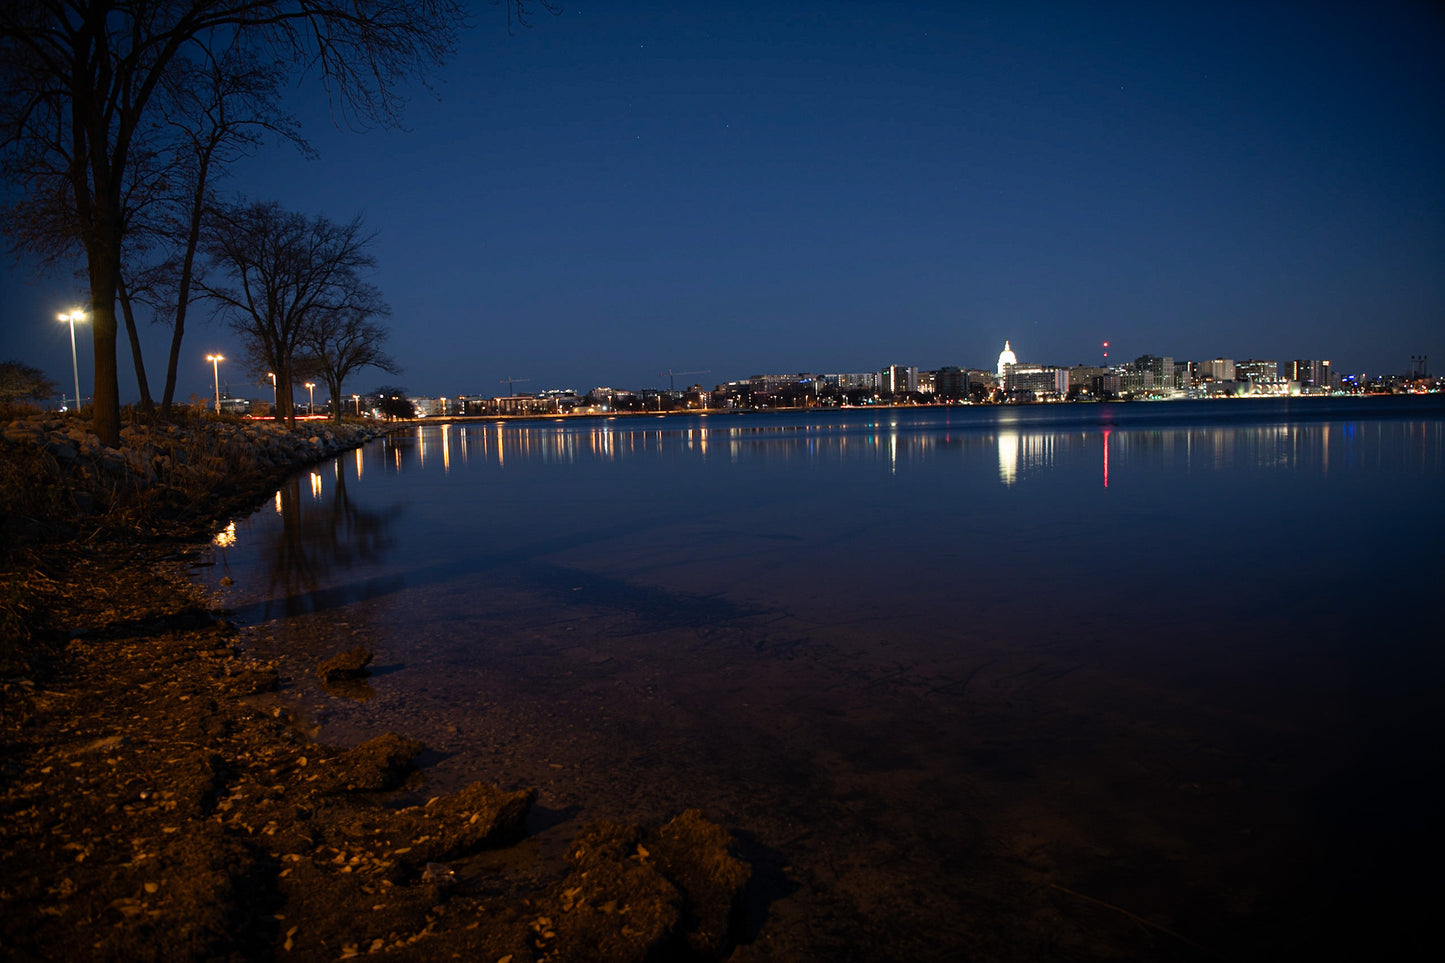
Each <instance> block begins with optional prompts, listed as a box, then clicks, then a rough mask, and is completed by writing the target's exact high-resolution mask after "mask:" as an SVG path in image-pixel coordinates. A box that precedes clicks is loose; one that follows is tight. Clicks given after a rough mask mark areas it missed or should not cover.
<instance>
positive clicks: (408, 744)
mask: <svg viewBox="0 0 1445 963" xmlns="http://www.w3.org/2000/svg"><path fill="white" fill-rule="evenodd" d="M425 748H426V745H425V744H423V743H420V742H418V741H416V740H415V739H405V738H403V737H401V736H399V735H397V734H396V733H394V732H388V733H387V734H386V735H384V736H377V737H376V738H375V739H369V740H367V741H366V742H363V743H362V744H361V745H359V746H356V747H355V748H353V749H348V750H346V751H345V752H343V753H342V754H341V755H339V756H337V757H336V759H335V761H334V762H333V763H332V766H331V773H330V780H329V783H330V784H329V786H328V787H327V788H329V789H330V791H332V792H384V791H387V790H391V789H395V788H397V787H398V786H400V785H401V784H402V782H403V780H405V779H406V777H407V776H408V775H410V774H411V771H412V769H413V768H415V767H414V765H413V761H414V760H415V759H416V757H417V756H418V755H420V754H421V751H422V750H423V749H425Z"/></svg>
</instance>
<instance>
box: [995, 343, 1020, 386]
mask: <svg viewBox="0 0 1445 963" xmlns="http://www.w3.org/2000/svg"><path fill="white" fill-rule="evenodd" d="M1018 363H1019V359H1018V358H1016V357H1014V353H1013V349H1012V348H1010V347H1009V346H1008V342H1007V341H1005V342H1004V343H1003V350H1002V351H1000V352H999V354H998V383H999V384H1003V375H1004V366H1005V365H1011V364H1018Z"/></svg>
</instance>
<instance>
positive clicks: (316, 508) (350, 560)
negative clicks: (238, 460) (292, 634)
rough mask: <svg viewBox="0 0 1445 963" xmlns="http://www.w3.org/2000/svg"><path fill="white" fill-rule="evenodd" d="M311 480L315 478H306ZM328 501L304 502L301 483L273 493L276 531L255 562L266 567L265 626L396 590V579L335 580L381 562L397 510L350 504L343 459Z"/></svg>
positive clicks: (400, 584)
mask: <svg viewBox="0 0 1445 963" xmlns="http://www.w3.org/2000/svg"><path fill="white" fill-rule="evenodd" d="M310 477H311V478H312V479H316V478H318V477H319V476H317V475H316V474H315V473H313V474H312V475H311V476H310ZM332 479H333V485H332V493H331V498H330V499H329V500H323V499H319V498H315V497H312V498H309V499H306V498H303V497H302V491H301V485H302V482H303V477H302V476H300V475H298V476H296V477H293V478H292V479H290V480H289V481H287V482H286V483H285V484H284V485H282V486H281V488H280V489H279V490H278V491H277V492H276V504H277V508H278V510H279V513H280V515H281V526H280V527H279V528H277V529H274V530H271V531H267V532H265V533H264V534H262V536H261V540H262V542H261V546H260V548H259V550H258V552H257V555H258V557H259V558H262V559H267V560H269V561H268V566H267V567H268V568H269V569H270V571H269V572H268V573H267V591H266V593H265V596H264V601H262V602H261V603H260V604H261V612H260V615H261V618H262V619H274V618H284V619H295V618H299V617H301V616H305V615H311V614H316V613H320V612H325V611H327V610H329V609H335V608H338V607H340V606H343V605H347V604H349V603H352V602H357V601H363V600H366V599H371V598H376V597H377V596H380V595H386V594H390V593H393V592H396V591H398V590H400V589H401V588H402V587H403V586H404V585H405V579H403V578H402V577H401V576H399V575H386V576H382V577H376V578H362V579H357V580H355V581H345V580H341V579H339V578H338V577H337V575H338V573H340V572H343V571H346V570H348V569H353V568H357V567H359V566H369V565H372V564H375V563H377V562H379V561H381V559H382V557H383V556H384V555H385V554H386V552H387V551H388V550H389V549H390V548H391V547H392V546H393V544H394V543H395V541H396V539H395V537H394V536H393V534H392V526H393V524H394V523H395V521H396V519H397V517H398V516H400V515H401V511H402V507H401V505H399V504H396V505H391V506H389V507H388V508H387V509H386V510H384V511H375V510H370V509H366V508H362V507H361V506H359V505H357V504H354V503H353V502H352V501H351V498H350V497H349V496H348V494H347V491H346V473H345V471H344V470H343V469H342V467H341V462H340V459H337V460H336V461H335V462H334V463H333V465H332Z"/></svg>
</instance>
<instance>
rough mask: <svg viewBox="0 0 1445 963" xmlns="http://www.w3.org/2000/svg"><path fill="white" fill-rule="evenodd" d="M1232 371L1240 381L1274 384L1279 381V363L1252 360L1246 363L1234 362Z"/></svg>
mask: <svg viewBox="0 0 1445 963" xmlns="http://www.w3.org/2000/svg"><path fill="white" fill-rule="evenodd" d="M1234 371H1235V376H1236V377H1237V378H1238V379H1239V380H1240V381H1251V382H1254V383H1255V384H1274V383H1275V382H1276V381H1278V380H1279V362H1277V361H1259V360H1256V359H1253V358H1251V359H1250V360H1248V361H1238V362H1235V365H1234Z"/></svg>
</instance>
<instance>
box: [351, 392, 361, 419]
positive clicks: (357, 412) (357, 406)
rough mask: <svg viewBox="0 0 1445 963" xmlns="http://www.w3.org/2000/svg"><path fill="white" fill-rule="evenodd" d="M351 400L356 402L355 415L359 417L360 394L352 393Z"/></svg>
mask: <svg viewBox="0 0 1445 963" xmlns="http://www.w3.org/2000/svg"><path fill="white" fill-rule="evenodd" d="M351 400H352V401H354V402H356V417H358V418H360V417H361V395H352V396H351Z"/></svg>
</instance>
